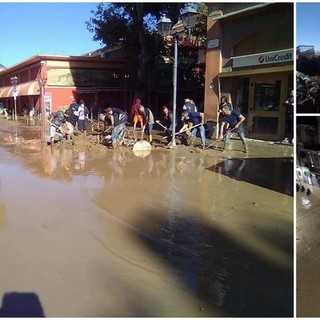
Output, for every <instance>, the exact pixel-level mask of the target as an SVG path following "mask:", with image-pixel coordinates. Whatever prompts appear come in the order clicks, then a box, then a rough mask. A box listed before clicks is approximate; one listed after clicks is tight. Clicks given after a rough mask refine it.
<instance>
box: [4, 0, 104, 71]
mask: <svg viewBox="0 0 320 320" xmlns="http://www.w3.org/2000/svg"><path fill="white" fill-rule="evenodd" d="M97 5H98V2H47V3H42V2H38V3H37V2H30V3H28V2H20V3H15V2H7V3H5V2H0V17H1V18H0V39H1V47H0V63H1V64H2V65H4V66H5V67H7V68H9V67H11V66H13V65H15V64H18V63H20V62H22V61H24V60H27V59H29V58H31V57H32V56H35V55H37V54H50V55H51V54H57V55H82V54H85V53H88V52H90V51H94V50H97V49H99V48H101V47H102V45H101V43H100V42H99V41H93V39H92V38H93V33H90V32H89V31H88V30H87V27H86V24H85V23H86V21H89V20H90V18H91V17H93V14H92V13H91V10H95V9H96V7H97Z"/></svg>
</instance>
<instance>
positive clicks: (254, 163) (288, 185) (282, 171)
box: [208, 157, 293, 196]
mask: <svg viewBox="0 0 320 320" xmlns="http://www.w3.org/2000/svg"><path fill="white" fill-rule="evenodd" d="M267 168H269V169H267ZM266 169H267V170H266ZM208 170H211V171H214V172H217V173H220V174H224V175H227V176H229V177H230V178H233V179H236V180H238V181H245V182H248V183H252V184H254V185H257V186H260V187H263V188H267V189H270V190H274V191H277V192H281V193H284V194H287V195H289V196H293V184H292V172H293V158H291V157H290V158H279V157H277V158H252V159H250V158H249V159H243V158H235V159H226V160H223V161H221V162H220V163H218V164H217V165H215V166H213V167H211V168H208Z"/></svg>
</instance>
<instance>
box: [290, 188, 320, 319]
mask: <svg viewBox="0 0 320 320" xmlns="http://www.w3.org/2000/svg"><path fill="white" fill-rule="evenodd" d="M300 184H301V185H304V187H305V189H307V188H310V190H311V192H312V193H311V194H310V195H306V192H297V193H296V202H297V204H296V206H297V209H296V212H297V218H296V225H297V232H296V243H297V245H296V252H297V280H296V281H297V285H296V286H297V316H299V317H320V306H319V298H320V295H319V290H318V283H319V280H320V277H319V265H320V241H319V226H320V216H319V207H320V190H319V188H313V187H310V185H307V184H304V183H300Z"/></svg>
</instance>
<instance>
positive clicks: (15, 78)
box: [10, 75, 18, 120]
mask: <svg viewBox="0 0 320 320" xmlns="http://www.w3.org/2000/svg"><path fill="white" fill-rule="evenodd" d="M10 81H11V84H12V86H13V100H14V115H13V120H17V95H18V93H17V84H18V77H17V76H16V75H15V76H12V77H11V78H10Z"/></svg>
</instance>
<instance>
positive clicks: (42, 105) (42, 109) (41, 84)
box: [38, 61, 47, 143]
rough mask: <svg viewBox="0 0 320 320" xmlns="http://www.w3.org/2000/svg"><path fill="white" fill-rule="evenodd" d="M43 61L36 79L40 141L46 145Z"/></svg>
mask: <svg viewBox="0 0 320 320" xmlns="http://www.w3.org/2000/svg"><path fill="white" fill-rule="evenodd" d="M44 64H45V61H40V78H39V79H38V83H39V88H40V105H39V107H40V115H41V116H40V117H41V118H40V121H41V141H42V142H44V143H46V141H47V136H46V135H47V110H46V104H45V101H44V94H45V92H44V86H45V80H46V79H45V78H44V76H43V66H44Z"/></svg>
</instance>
